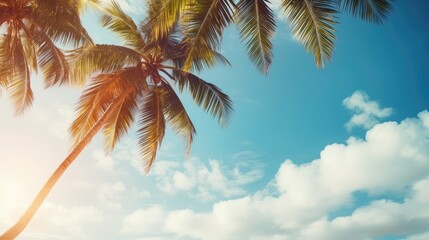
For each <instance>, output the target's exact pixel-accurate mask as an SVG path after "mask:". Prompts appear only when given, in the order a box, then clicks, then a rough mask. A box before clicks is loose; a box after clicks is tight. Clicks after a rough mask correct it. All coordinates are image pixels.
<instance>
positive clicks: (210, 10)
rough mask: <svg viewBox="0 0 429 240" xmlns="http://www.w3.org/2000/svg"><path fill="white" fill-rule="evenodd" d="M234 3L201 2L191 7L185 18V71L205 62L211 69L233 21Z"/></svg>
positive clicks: (221, 1) (202, 0) (209, 0)
mask: <svg viewBox="0 0 429 240" xmlns="http://www.w3.org/2000/svg"><path fill="white" fill-rule="evenodd" d="M234 6H235V5H234V3H233V2H232V1H231V0H200V1H196V2H194V3H193V4H191V5H190V7H189V11H186V12H185V14H184V16H183V20H182V22H183V26H184V33H185V40H184V41H185V42H187V43H188V44H189V45H188V47H187V52H186V53H187V57H186V60H185V63H184V69H185V70H190V69H196V70H199V69H197V68H195V66H194V63H195V62H196V61H203V62H204V63H205V65H206V66H208V67H210V66H211V65H213V63H214V58H213V55H212V52H213V51H216V50H217V49H218V47H219V45H220V43H221V37H222V33H223V30H224V29H225V28H226V27H227V26H228V25H229V24H230V23H231V22H232V20H233V10H234Z"/></svg>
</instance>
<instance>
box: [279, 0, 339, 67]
mask: <svg viewBox="0 0 429 240" xmlns="http://www.w3.org/2000/svg"><path fill="white" fill-rule="evenodd" d="M282 8H283V9H284V11H285V13H286V14H287V17H288V19H289V22H290V24H291V27H292V32H293V34H294V35H295V36H296V37H297V39H298V40H299V41H300V42H301V43H302V44H303V45H304V46H305V48H306V49H307V51H308V52H310V51H311V52H312V53H313V56H314V58H315V60H316V65H317V66H318V67H323V66H324V61H325V60H328V61H330V60H331V58H332V55H333V51H334V40H335V36H334V28H333V25H334V24H336V21H335V14H336V13H337V11H336V10H335V9H336V8H335V4H334V1H326V0H283V2H282Z"/></svg>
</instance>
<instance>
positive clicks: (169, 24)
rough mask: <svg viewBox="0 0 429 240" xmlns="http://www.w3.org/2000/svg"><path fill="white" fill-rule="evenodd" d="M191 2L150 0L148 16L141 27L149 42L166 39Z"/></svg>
mask: <svg viewBox="0 0 429 240" xmlns="http://www.w3.org/2000/svg"><path fill="white" fill-rule="evenodd" d="M191 2H193V0H150V1H148V16H147V17H146V19H145V20H144V21H143V24H142V25H141V29H142V31H143V32H144V33H145V36H146V37H147V38H149V40H150V41H153V40H158V39H160V38H166V37H167V36H168V35H169V32H170V29H171V28H173V26H174V25H175V24H176V22H177V19H178V17H179V15H180V13H181V12H183V11H184V10H185V8H186V6H188V5H189V4H190V3H191Z"/></svg>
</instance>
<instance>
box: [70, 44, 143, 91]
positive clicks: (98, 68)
mask: <svg viewBox="0 0 429 240" xmlns="http://www.w3.org/2000/svg"><path fill="white" fill-rule="evenodd" d="M68 58H69V61H70V68H71V73H72V75H73V77H71V78H70V80H71V81H73V82H71V83H73V84H84V83H85V79H86V78H87V77H88V76H90V75H92V74H94V73H110V72H113V71H117V70H119V69H121V68H123V67H127V66H136V65H137V64H139V63H140V54H139V53H138V52H135V51H134V50H132V49H130V48H126V47H121V46H115V45H93V46H88V47H85V48H79V49H76V50H74V51H72V52H71V54H70V55H69V56H68Z"/></svg>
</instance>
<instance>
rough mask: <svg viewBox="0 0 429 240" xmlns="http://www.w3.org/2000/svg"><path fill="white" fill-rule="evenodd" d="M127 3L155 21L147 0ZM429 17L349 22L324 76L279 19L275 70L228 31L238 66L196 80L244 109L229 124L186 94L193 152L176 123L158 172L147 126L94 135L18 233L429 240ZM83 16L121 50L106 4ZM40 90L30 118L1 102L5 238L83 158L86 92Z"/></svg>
mask: <svg viewBox="0 0 429 240" xmlns="http://www.w3.org/2000/svg"><path fill="white" fill-rule="evenodd" d="M117 2H118V3H119V4H120V6H121V7H122V8H123V10H124V11H125V12H126V13H128V14H129V15H130V16H131V17H132V18H133V19H134V20H135V22H137V23H138V22H139V21H140V20H142V19H144V17H145V16H144V14H145V10H146V6H145V5H144V2H145V1H138V0H117ZM273 2H274V3H273V4H278V2H279V1H273ZM428 8H429V1H425V0H408V1H394V10H393V11H392V12H391V13H390V14H389V17H388V19H387V20H386V21H385V22H384V23H383V24H372V23H368V22H365V21H362V20H361V19H358V18H355V17H352V16H351V15H350V14H346V13H341V14H339V15H338V19H337V20H338V21H339V22H340V24H338V25H336V38H337V39H336V41H335V49H334V54H333V58H332V61H331V62H326V63H325V67H324V68H321V69H319V68H318V67H317V66H316V65H315V60H314V58H313V56H312V55H311V53H310V54H309V53H307V51H306V50H305V49H304V48H303V46H302V45H301V44H300V43H299V42H298V40H297V39H296V38H294V37H293V36H292V35H291V31H290V28H289V27H288V25H287V23H286V21H285V19H284V18H285V17H284V15H282V14H281V13H280V12H275V14H276V24H277V31H276V32H275V37H274V41H273V55H274V57H273V63H272V66H271V68H270V70H269V72H268V75H264V74H263V73H261V72H260V71H258V69H257V68H255V66H254V64H252V62H251V61H250V60H249V58H248V57H247V52H246V48H245V45H244V44H242V43H241V42H240V38H239V36H238V31H237V27H236V26H234V25H232V26H231V27H229V28H228V29H227V30H226V31H225V32H224V35H223V38H222V47H221V49H222V50H221V53H222V54H223V55H224V56H225V57H226V58H227V59H228V60H229V61H230V63H231V65H232V66H231V67H229V66H224V65H221V64H219V65H217V66H216V67H214V68H212V69H207V70H204V71H202V72H200V73H199V76H201V77H202V78H203V79H205V80H206V81H208V82H210V83H213V84H215V85H216V86H218V87H219V88H220V89H222V91H223V92H224V93H226V94H228V95H229V97H230V98H231V99H232V101H233V103H234V111H233V112H232V115H231V122H230V124H229V126H227V127H225V128H224V127H221V126H220V125H219V124H218V121H217V119H216V118H212V117H211V116H210V114H207V113H206V112H204V110H203V109H202V108H199V107H197V106H195V104H194V103H193V100H192V98H191V97H190V95H189V94H181V95H180V99H181V100H182V102H183V105H184V107H185V108H186V110H187V112H188V114H189V116H190V118H191V119H192V121H193V123H194V125H195V128H196V131H197V134H196V136H195V138H194V139H193V145H192V148H191V151H190V154H189V157H187V155H186V143H184V141H183V140H182V139H181V138H180V137H178V136H176V135H175V134H174V133H173V131H172V129H171V128H167V131H166V133H165V138H164V140H163V142H162V146H161V148H160V150H159V152H158V154H157V156H156V160H155V162H154V164H153V166H152V169H151V170H150V172H149V173H148V174H147V175H145V165H144V164H142V162H141V161H140V158H139V147H138V144H137V131H136V128H137V126H136V125H133V126H132V127H131V130H130V131H129V132H128V133H129V134H128V135H125V136H124V137H123V138H122V139H121V140H120V142H119V143H118V144H117V146H116V148H115V150H114V151H112V152H111V154H108V155H106V154H105V151H104V146H103V139H102V134H98V135H97V136H96V137H95V138H94V140H93V141H92V142H91V143H90V144H89V145H88V146H87V147H86V148H85V150H84V151H83V152H82V153H81V154H80V156H79V157H78V158H77V159H76V161H75V162H74V163H73V164H72V165H71V166H70V168H69V169H68V170H67V171H66V172H65V174H64V176H63V177H62V178H61V179H59V181H58V183H57V184H56V185H55V186H54V188H53V190H52V192H51V193H50V194H49V196H48V198H47V199H46V201H45V202H44V203H43V205H42V206H41V208H40V210H39V211H38V212H37V214H36V215H35V217H34V218H33V219H32V220H31V222H30V223H29V225H28V227H27V228H26V229H25V230H24V231H23V233H22V234H21V235H19V237H17V238H16V239H17V240H98V239H100V240H119V239H120V240H176V239H177V240H196V239H202V240H399V239H401V240H427V239H429V15H428V14H427V9H428ZM81 18H82V22H83V25H84V26H85V28H86V29H87V31H88V33H89V34H90V35H91V37H92V38H93V40H94V42H95V43H99V44H118V45H120V44H123V42H122V41H121V40H120V39H119V38H117V37H116V35H114V34H112V33H110V32H108V31H107V30H106V29H103V28H102V27H101V25H100V24H99V18H98V15H97V14H96V13H95V11H94V10H91V9H90V8H88V9H87V10H86V11H85V12H84V13H83V14H82V16H81ZM31 84H32V87H33V91H34V95H35V100H34V103H33V105H32V107H31V108H30V109H28V110H27V111H26V112H25V113H24V114H23V115H21V116H17V117H16V116H14V107H13V104H12V103H11V101H10V99H9V98H8V97H7V96H8V94H7V93H6V92H3V93H2V95H1V100H0V234H1V233H3V232H4V231H6V230H7V229H8V228H9V227H10V226H11V225H12V224H14V223H15V221H16V220H17V219H18V218H19V216H20V215H21V214H22V212H23V211H24V210H25V209H26V207H27V206H28V205H29V204H30V202H31V201H32V200H33V198H34V197H35V196H36V194H37V192H38V191H39V190H40V188H41V187H42V186H43V184H44V183H45V181H46V180H47V179H48V177H49V176H50V174H52V172H53V171H54V170H55V169H56V167H57V166H58V165H59V164H60V163H61V162H62V161H63V159H64V158H65V157H66V156H67V154H68V153H69V152H70V150H71V143H72V139H71V137H70V135H69V131H68V128H69V126H70V124H71V123H72V121H73V119H74V117H75V112H74V110H75V107H76V103H77V101H78V99H79V96H80V94H81V91H82V88H80V87H67V86H60V87H51V88H48V89H45V88H44V85H43V81H42V75H32V80H31Z"/></svg>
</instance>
